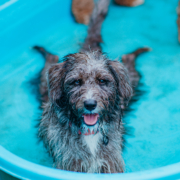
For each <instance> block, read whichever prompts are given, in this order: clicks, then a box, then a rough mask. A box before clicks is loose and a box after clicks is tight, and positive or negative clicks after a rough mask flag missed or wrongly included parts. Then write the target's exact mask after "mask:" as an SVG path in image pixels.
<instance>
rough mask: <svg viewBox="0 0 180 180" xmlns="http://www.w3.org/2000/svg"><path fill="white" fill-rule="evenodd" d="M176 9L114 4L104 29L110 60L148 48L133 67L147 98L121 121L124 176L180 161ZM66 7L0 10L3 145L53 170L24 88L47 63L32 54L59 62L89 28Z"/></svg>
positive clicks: (168, 2) (24, 5)
mask: <svg viewBox="0 0 180 180" xmlns="http://www.w3.org/2000/svg"><path fill="white" fill-rule="evenodd" d="M5 2H6V1H4V2H3V3H5ZM3 3H0V7H1V5H2V4H3ZM177 4H178V0H158V1H156V0H146V2H145V4H144V5H142V6H139V7H136V8H126V7H119V6H115V5H114V4H111V6H110V9H109V13H108V16H107V18H106V20H105V22H104V24H103V29H102V36H103V40H104V44H103V50H104V51H105V52H107V53H108V55H109V57H110V58H112V59H115V58H117V57H121V56H122V55H123V54H125V53H128V52H131V51H133V50H135V49H136V48H138V47H143V46H148V47H151V48H152V51H151V52H149V53H146V54H144V55H142V56H141V57H139V58H138V60H137V68H138V70H139V71H140V72H141V74H142V80H141V82H142V83H143V84H144V86H143V87H141V89H142V90H145V91H146V93H145V95H144V96H142V97H141V99H140V100H139V102H138V103H136V104H134V106H133V107H134V109H135V111H133V112H131V113H129V114H128V116H126V118H125V119H126V120H127V121H128V122H129V126H130V127H133V128H134V132H133V136H127V137H126V140H127V142H128V143H127V144H126V148H125V151H124V153H123V157H124V160H125V164H126V172H135V171H143V170H149V169H153V168H158V167H162V166H166V165H170V164H173V163H177V162H179V161H180V145H179V144H180V81H179V78H180V45H179V44H178V41H177V25H176V19H177V15H176V7H177ZM70 5H71V1H70V0H66V1H59V0H51V1H44V0H39V1H36V0H31V1H30V0H29V1H22V0H18V1H17V2H15V3H14V4H12V5H11V6H9V7H7V8H5V9H2V10H1V11H0V29H1V31H0V54H1V56H0V117H1V120H0V145H2V146H3V147H5V148H6V149H7V150H9V151H10V152H12V153H14V154H15V155H17V156H19V157H22V158H24V159H26V160H28V161H31V162H34V163H37V164H41V165H45V166H50V167H52V160H51V158H50V157H49V156H48V154H47V152H46V150H45V148H44V147H43V145H42V144H41V143H40V144H38V143H37V137H36V133H37V129H36V128H35V127H34V126H35V124H36V122H35V119H37V118H38V116H39V114H40V112H39V110H38V106H39V103H38V101H37V100H36V97H35V95H34V94H33V93H32V92H31V88H30V87H29V86H28V82H29V81H30V80H31V79H32V78H33V77H34V76H35V74H36V73H38V72H39V70H40V69H41V68H42V67H43V64H44V60H43V58H42V57H41V56H40V55H39V54H38V53H36V52H35V51H33V50H32V49H31V47H32V46H33V45H42V46H44V47H46V48H47V49H48V50H49V51H51V52H54V53H56V54H58V55H59V56H60V57H63V56H64V55H67V54H68V53H74V52H77V51H78V49H79V47H80V46H79V45H80V44H81V43H82V42H83V40H84V38H85V36H86V31H87V27H86V26H85V25H80V24H77V23H75V22H74V20H73V18H72V16H71V14H70Z"/></svg>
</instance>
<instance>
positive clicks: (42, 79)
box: [33, 46, 59, 102]
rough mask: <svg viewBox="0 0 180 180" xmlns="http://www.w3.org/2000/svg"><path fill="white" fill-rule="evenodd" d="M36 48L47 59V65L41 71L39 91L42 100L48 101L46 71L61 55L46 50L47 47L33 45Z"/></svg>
mask: <svg viewBox="0 0 180 180" xmlns="http://www.w3.org/2000/svg"><path fill="white" fill-rule="evenodd" d="M33 48H34V49H35V50H37V51H38V52H40V53H41V54H42V56H43V57H44V59H45V60H46V62H45V66H44V68H43V70H42V71H41V77H40V85H39V92H40V94H41V100H42V102H47V101H48V89H47V79H46V71H47V70H48V69H49V68H50V66H51V65H52V64H55V63H57V62H58V61H59V57H58V56H56V55H53V54H51V53H49V52H48V51H46V49H44V48H42V47H39V46H34V47H33Z"/></svg>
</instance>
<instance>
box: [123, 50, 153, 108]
mask: <svg viewBox="0 0 180 180" xmlns="http://www.w3.org/2000/svg"><path fill="white" fill-rule="evenodd" d="M150 50H151V49H150V48H139V49H137V50H136V51H133V52H132V53H129V54H126V55H123V56H122V62H123V64H124V66H125V67H126V68H127V70H128V74H129V80H130V83H131V86H132V88H133V94H134V97H135V96H137V93H138V92H139V90H137V87H138V84H139V80H140V77H141V76H140V74H139V73H138V71H137V70H136V68H135V65H136V62H135V61H136V58H137V57H138V56H139V55H140V54H142V53H144V52H148V51H150ZM132 101H135V99H134V98H132V99H131V100H130V103H132ZM121 108H122V110H127V109H126V105H125V104H124V100H123V99H121Z"/></svg>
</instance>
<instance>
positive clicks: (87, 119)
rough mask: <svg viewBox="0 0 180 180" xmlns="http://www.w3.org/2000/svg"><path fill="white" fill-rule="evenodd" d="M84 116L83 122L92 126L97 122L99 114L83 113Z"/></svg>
mask: <svg viewBox="0 0 180 180" xmlns="http://www.w3.org/2000/svg"><path fill="white" fill-rule="evenodd" d="M83 117H84V123H85V124H87V125H88V126H93V125H95V124H96V123H97V121H98V118H99V114H97V113H95V114H83Z"/></svg>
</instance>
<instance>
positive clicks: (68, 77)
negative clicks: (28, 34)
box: [34, 0, 148, 173]
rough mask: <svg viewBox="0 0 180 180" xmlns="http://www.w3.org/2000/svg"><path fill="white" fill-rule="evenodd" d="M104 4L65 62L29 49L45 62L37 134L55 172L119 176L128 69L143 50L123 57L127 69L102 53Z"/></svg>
mask: <svg viewBox="0 0 180 180" xmlns="http://www.w3.org/2000/svg"><path fill="white" fill-rule="evenodd" d="M108 5H109V0H106V1H105V0H99V1H98V3H97V5H96V7H95V9H94V11H93V14H92V17H91V21H90V26H89V30H88V36H87V38H86V40H85V43H84V44H83V46H82V49H81V51H80V52H79V53H75V54H69V55H67V56H65V57H64V59H63V61H64V62H62V63H57V62H58V57H57V56H54V55H53V54H51V53H48V52H47V51H46V50H45V49H44V48H42V47H39V46H35V47H34V48H35V49H36V50H38V51H39V52H40V53H42V55H43V56H44V57H45V59H46V64H45V68H44V69H43V71H42V73H41V84H40V93H41V95H42V103H43V106H42V108H43V114H42V119H41V120H40V123H39V131H38V134H39V137H40V138H41V139H42V140H43V142H44V145H45V147H46V148H47V149H48V152H49V154H50V155H51V156H52V157H53V160H54V164H55V166H56V168H59V169H64V170H69V171H76V172H89V173H122V172H124V161H123V158H122V145H123V138H122V136H123V133H124V128H123V121H122V115H123V114H122V111H123V109H125V107H126V106H127V104H128V101H129V100H130V98H131V96H132V88H131V85H130V80H129V77H128V70H130V71H135V69H134V59H135V58H136V56H137V55H138V54H139V53H141V52H144V51H147V50H148V49H147V48H144V49H141V50H138V51H136V52H135V53H131V54H130V55H125V56H124V61H125V64H126V65H127V69H128V70H127V69H126V68H125V67H124V66H123V65H122V64H121V63H120V62H118V61H112V60H110V59H109V58H108V57H107V56H106V55H105V54H102V53H101V48H100V43H101V41H102V40H101V35H100V30H101V24H102V22H103V20H104V18H105V15H106V13H107V10H108ZM131 64H132V66H133V67H132V66H131ZM46 71H47V81H46V74H45V72H46ZM130 75H131V73H130ZM137 76H138V75H137ZM131 80H133V78H131ZM138 80H139V79H138V78H137V77H135V81H138Z"/></svg>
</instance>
